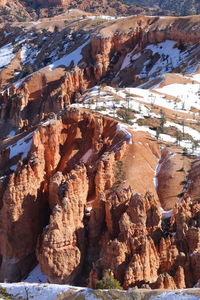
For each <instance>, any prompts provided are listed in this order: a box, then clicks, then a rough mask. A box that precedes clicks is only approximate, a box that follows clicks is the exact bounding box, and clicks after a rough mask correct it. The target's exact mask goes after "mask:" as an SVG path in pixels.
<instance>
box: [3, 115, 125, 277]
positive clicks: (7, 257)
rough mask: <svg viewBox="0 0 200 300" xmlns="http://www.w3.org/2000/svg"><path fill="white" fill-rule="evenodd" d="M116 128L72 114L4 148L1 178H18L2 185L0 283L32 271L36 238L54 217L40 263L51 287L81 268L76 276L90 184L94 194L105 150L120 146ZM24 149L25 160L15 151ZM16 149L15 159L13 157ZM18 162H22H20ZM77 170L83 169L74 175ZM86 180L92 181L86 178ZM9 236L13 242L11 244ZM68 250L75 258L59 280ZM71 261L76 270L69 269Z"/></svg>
mask: <svg viewBox="0 0 200 300" xmlns="http://www.w3.org/2000/svg"><path fill="white" fill-rule="evenodd" d="M116 125H117V124H116V122H114V121H112V120H109V119H106V118H101V117H95V116H92V115H90V114H88V113H86V112H84V111H83V112H79V111H77V110H76V109H71V110H67V111H65V113H63V115H62V116H61V118H60V119H50V120H47V121H46V122H45V123H44V122H43V124H41V125H40V126H39V127H37V128H35V130H34V131H33V132H32V133H29V134H28V135H27V136H25V137H22V138H21V140H19V142H17V138H16V137H14V138H13V140H14V143H15V146H11V147H10V143H12V142H10V140H8V141H6V142H5V143H4V145H2V149H1V153H2V156H1V159H2V160H3V161H4V169H1V172H2V175H5V174H8V173H10V168H11V169H12V168H13V169H16V172H15V173H13V174H11V175H9V176H3V177H2V178H1V181H2V183H4V184H2V185H1V195H2V204H1V211H0V214H1V220H2V223H1V234H0V239H1V246H0V253H1V268H0V274H1V279H3V280H5V279H6V280H8V281H13V280H14V281H15V280H20V278H23V277H24V275H25V274H26V273H27V271H28V270H30V268H31V266H32V265H33V264H34V260H35V254H34V253H35V248H36V242H37V238H38V235H39V233H41V232H42V230H43V227H44V226H45V225H46V224H48V218H49V214H50V211H52V216H51V218H50V224H49V229H45V230H44V234H43V236H44V240H43V241H42V238H40V240H39V244H38V259H39V261H41V266H42V268H43V270H44V271H45V272H46V273H48V275H49V280H51V281H52V282H58V281H59V282H64V281H67V280H68V278H71V279H70V280H72V279H73V276H72V274H71V272H72V269H73V270H74V269H76V267H77V272H78V265H79V264H81V261H82V257H83V256H84V255H83V249H84V244H85V243H84V230H85V229H84V226H85V224H84V215H85V208H86V201H87V200H88V189H89V184H88V182H89V181H90V190H91V191H90V193H92V191H93V190H94V182H93V180H92V176H93V172H95V163H94V162H95V161H98V160H99V159H101V155H102V154H101V153H102V149H104V151H106V149H107V150H109V148H110V147H112V146H113V145H114V144H115V143H118V144H119V142H120V139H121V136H118V133H117V131H116V128H117V127H116ZM108 134H109V135H108ZM28 137H29V138H28ZM18 139H19V138H18ZM123 141H124V139H122V142H123ZM113 143H114V144H113ZM22 144H23V145H24V146H23V149H24V150H22V151H26V152H27V153H26V154H25V153H23V152H20V148H19V150H18V148H17V147H19V145H22ZM11 145H12V144H11ZM77 146H78V148H77ZM13 147H16V148H15V150H14V151H15V152H14V153H13V152H11V149H12V148H13ZM28 147H30V148H29V149H28ZM88 147H89V148H88ZM17 150H18V151H19V153H18V152H17ZM104 151H103V153H104ZM7 152H8V153H9V152H10V154H9V155H11V156H13V155H14V156H13V160H11V159H9V156H8V155H7V161H6V156H5V155H4V153H7ZM12 153H13V154H12ZM20 158H21V160H22V161H20V162H18V161H19V159H20ZM6 162H7V166H6ZM83 162H84V164H85V165H86V166H87V168H88V171H87V172H86V168H85V167H83V166H81V164H82V163H83ZM1 164H2V162H1ZM14 164H15V165H14ZM76 164H77V165H80V166H79V167H77V168H75V169H74V166H75V165H76ZM2 165H3V164H2ZM89 166H90V167H89ZM91 166H92V169H91ZM3 172H5V173H4V174H3ZM68 172H70V173H68ZM88 174H90V176H91V177H89V178H88ZM78 211H79V214H78V213H77V212H78ZM61 220H62V221H61ZM64 220H65V221H64ZM35 222H36V223H37V224H35ZM59 222H60V223H59ZM63 222H65V225H64V224H63ZM70 222H72V223H71V225H70ZM73 224H74V225H73ZM56 228H57V229H56ZM68 230H69V231H68ZM46 232H47V233H46ZM58 232H59V234H58ZM45 233H46V234H45ZM11 236H12V237H14V238H10V237H11ZM75 246H76V247H75ZM41 247H42V248H41ZM53 248H55V249H54V251H53V252H52V249H53ZM69 249H72V252H71V254H69V261H68V262H67V261H66V267H65V268H66V271H65V272H64V273H63V274H64V275H63V277H62V279H61V277H60V274H61V271H63V270H59V268H62V265H63V262H62V259H63V255H65V254H66V253H69ZM41 253H42V254H41ZM55 253H57V254H55ZM52 254H53V256H52ZM72 256H73V257H74V259H75V261H76V263H77V265H76V266H75V265H73V266H72V265H71V262H70V257H72ZM27 260H28V262H29V263H27ZM55 260H60V266H58V265H57V264H55ZM56 265H57V269H56V268H55V269H54V270H53V269H52V267H53V268H54V267H55V266H56ZM70 265H71V267H70ZM44 266H45V267H44ZM70 268H71V269H70ZM70 270H71V271H70ZM77 272H75V275H77ZM75 275H74V276H75Z"/></svg>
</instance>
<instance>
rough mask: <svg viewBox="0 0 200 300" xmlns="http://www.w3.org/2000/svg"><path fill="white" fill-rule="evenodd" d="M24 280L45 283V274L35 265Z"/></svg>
mask: <svg viewBox="0 0 200 300" xmlns="http://www.w3.org/2000/svg"><path fill="white" fill-rule="evenodd" d="M24 282H29V283H46V282H47V276H46V275H45V274H44V273H42V271H41V269H40V266H39V265H37V266H36V267H35V268H34V269H33V270H32V271H31V272H30V274H29V275H28V277H27V278H26V279H25V280H24Z"/></svg>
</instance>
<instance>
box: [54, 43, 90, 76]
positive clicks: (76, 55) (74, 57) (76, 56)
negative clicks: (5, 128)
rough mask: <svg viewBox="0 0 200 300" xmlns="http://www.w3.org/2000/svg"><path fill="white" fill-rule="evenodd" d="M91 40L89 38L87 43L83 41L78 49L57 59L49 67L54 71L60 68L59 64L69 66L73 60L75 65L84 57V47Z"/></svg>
mask: <svg viewBox="0 0 200 300" xmlns="http://www.w3.org/2000/svg"><path fill="white" fill-rule="evenodd" d="M89 42H90V40H87V41H86V42H85V43H83V44H82V45H81V46H80V47H78V48H77V49H76V50H74V51H73V52H71V53H70V54H68V55H65V56H63V57H62V58H60V59H58V60H56V61H55V62H54V63H52V64H51V65H49V69H50V70H51V71H52V70H54V69H56V68H58V67H59V66H65V67H68V66H69V65H70V63H71V62H72V61H73V62H74V65H77V64H78V63H79V61H80V60H81V59H82V55H81V52H82V49H83V48H84V47H85V46H86V45H88V44H89Z"/></svg>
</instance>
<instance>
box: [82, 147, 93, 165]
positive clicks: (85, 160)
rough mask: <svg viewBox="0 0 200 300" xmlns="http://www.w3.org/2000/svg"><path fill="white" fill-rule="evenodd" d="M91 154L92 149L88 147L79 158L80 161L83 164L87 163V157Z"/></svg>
mask: <svg viewBox="0 0 200 300" xmlns="http://www.w3.org/2000/svg"><path fill="white" fill-rule="evenodd" d="M91 155H92V149H89V150H88V151H87V152H86V153H85V154H84V155H83V156H82V157H81V159H80V162H83V163H84V164H86V163H87V161H88V159H89V158H90V156H91Z"/></svg>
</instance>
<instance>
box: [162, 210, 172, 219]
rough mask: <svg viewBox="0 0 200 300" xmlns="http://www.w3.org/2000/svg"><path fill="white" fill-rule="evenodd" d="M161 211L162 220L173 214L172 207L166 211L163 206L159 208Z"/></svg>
mask: <svg viewBox="0 0 200 300" xmlns="http://www.w3.org/2000/svg"><path fill="white" fill-rule="evenodd" d="M161 212H162V219H163V220H165V219H168V218H171V217H172V215H173V210H172V209H170V210H167V211H166V210H164V209H163V208H161Z"/></svg>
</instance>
